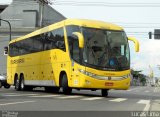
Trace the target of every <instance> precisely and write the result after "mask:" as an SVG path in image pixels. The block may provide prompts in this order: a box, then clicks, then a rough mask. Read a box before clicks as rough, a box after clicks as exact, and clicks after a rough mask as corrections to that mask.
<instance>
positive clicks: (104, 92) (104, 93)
mask: <svg viewBox="0 0 160 117" xmlns="http://www.w3.org/2000/svg"><path fill="white" fill-rule="evenodd" d="M101 94H102V96H103V97H107V96H108V89H102V90H101Z"/></svg>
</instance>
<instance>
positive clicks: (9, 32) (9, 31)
mask: <svg viewBox="0 0 160 117" xmlns="http://www.w3.org/2000/svg"><path fill="white" fill-rule="evenodd" d="M1 21H4V22H6V23H8V25H9V41H11V23H10V22H9V21H8V20H4V19H1V18H0V26H1Z"/></svg>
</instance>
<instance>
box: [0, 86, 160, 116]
mask: <svg viewBox="0 0 160 117" xmlns="http://www.w3.org/2000/svg"><path fill="white" fill-rule="evenodd" d="M0 110H2V117H5V114H6V113H9V114H14V115H15V117H17V115H16V114H19V111H20V112H24V113H25V115H26V116H27V117H29V116H30V115H29V114H27V112H29V111H31V112H34V111H35V112H36V113H39V114H40V115H41V116H44V115H43V114H44V112H48V114H49V112H50V113H51V115H52V114H53V113H52V112H53V111H54V112H56V111H57V112H59V111H60V112H59V113H58V114H62V113H61V112H63V111H64V112H76V111H78V113H75V114H76V115H77V114H78V115H79V116H80V115H81V114H82V113H80V112H82V111H83V112H84V113H83V114H84V115H86V113H85V112H90V114H93V115H95V116H97V115H96V113H99V112H104V115H105V114H106V113H105V112H108V113H110V114H114V113H115V112H119V113H121V114H122V115H123V114H125V113H123V112H130V113H129V114H130V115H132V114H133V115H132V116H137V115H134V114H135V113H132V114H131V112H134V111H137V112H139V111H140V112H146V111H159V112H160V87H149V86H148V87H131V88H130V89H129V90H126V91H123V90H110V91H109V96H108V97H101V92H100V91H94V92H92V91H88V90H81V91H76V90H73V93H72V94H71V95H64V94H63V93H62V91H60V93H57V94H55V93H49V92H45V91H44V89H43V88H36V89H34V90H33V91H15V89H14V87H11V88H10V89H4V88H1V89H0ZM6 111H7V112H6ZM26 111H27V112H26ZM37 111H38V112H37ZM16 112H18V113H16ZM42 112H43V113H42ZM93 112H96V113H93ZM24 113H23V114H24ZM0 115H1V114H0ZM40 115H39V116H40ZM63 115H64V116H66V113H63ZM84 115H83V116H84ZM157 115H159V116H160V113H159V114H157ZM157 115H156V116H157ZM19 116H20V114H19ZM19 116H18V117H19ZM118 116H119V115H118ZM126 116H127V115H126ZM159 116H158V117H159ZM12 117H13V116H12ZM20 117H21V116H20ZM30 117H31V116H30ZM46 117H47V116H46ZM124 117H125V116H124Z"/></svg>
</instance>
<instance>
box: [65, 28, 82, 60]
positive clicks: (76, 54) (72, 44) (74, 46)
mask: <svg viewBox="0 0 160 117" xmlns="http://www.w3.org/2000/svg"><path fill="white" fill-rule="evenodd" d="M66 29H67V38H68V43H69V49H70V55H71V58H73V59H74V60H75V61H77V62H80V50H79V43H78V38H77V36H75V35H73V32H80V28H79V27H78V26H67V27H66Z"/></svg>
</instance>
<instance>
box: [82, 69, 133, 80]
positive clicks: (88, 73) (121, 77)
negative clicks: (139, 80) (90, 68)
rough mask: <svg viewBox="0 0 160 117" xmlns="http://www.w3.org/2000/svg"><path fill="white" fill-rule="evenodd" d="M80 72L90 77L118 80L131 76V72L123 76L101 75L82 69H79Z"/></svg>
mask: <svg viewBox="0 0 160 117" xmlns="http://www.w3.org/2000/svg"><path fill="white" fill-rule="evenodd" d="M79 72H81V73H82V74H85V75H87V76H89V77H92V78H95V79H99V80H115V81H118V80H123V79H126V78H130V74H127V75H123V76H101V75H97V74H94V73H91V72H87V71H85V70H82V69H79Z"/></svg>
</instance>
